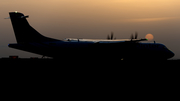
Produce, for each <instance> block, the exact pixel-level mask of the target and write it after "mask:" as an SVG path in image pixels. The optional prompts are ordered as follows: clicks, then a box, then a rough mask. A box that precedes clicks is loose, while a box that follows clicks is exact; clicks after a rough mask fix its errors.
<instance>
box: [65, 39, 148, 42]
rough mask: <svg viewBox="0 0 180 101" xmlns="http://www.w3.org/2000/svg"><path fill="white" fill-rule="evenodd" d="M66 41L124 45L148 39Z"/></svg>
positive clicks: (71, 40)
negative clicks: (124, 43)
mask: <svg viewBox="0 0 180 101" xmlns="http://www.w3.org/2000/svg"><path fill="white" fill-rule="evenodd" d="M65 40H66V41H70V42H93V43H123V42H140V41H147V40H148V39H116V40H107V39H78V38H66V39H65Z"/></svg>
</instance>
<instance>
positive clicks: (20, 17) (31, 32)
mask: <svg viewBox="0 0 180 101" xmlns="http://www.w3.org/2000/svg"><path fill="white" fill-rule="evenodd" d="M9 15H10V19H11V22H12V26H13V29H14V33H15V36H16V40H17V43H26V42H44V41H55V40H56V39H52V38H48V37H45V36H43V35H41V34H40V33H39V32H38V31H36V30H35V29H34V28H33V27H31V26H30V25H29V23H28V21H27V19H26V18H28V17H29V16H24V14H22V13H19V12H17V11H15V12H10V13H9Z"/></svg>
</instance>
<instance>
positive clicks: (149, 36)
mask: <svg viewBox="0 0 180 101" xmlns="http://www.w3.org/2000/svg"><path fill="white" fill-rule="evenodd" d="M145 38H146V39H148V41H151V40H153V39H154V36H153V35H152V34H151V33H149V34H147V35H146V36H145Z"/></svg>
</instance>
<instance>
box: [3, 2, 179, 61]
mask: <svg viewBox="0 0 180 101" xmlns="http://www.w3.org/2000/svg"><path fill="white" fill-rule="evenodd" d="M179 10H180V0H0V58H1V57H8V56H9V55H18V56H19V57H34V56H37V57H41V56H39V55H36V54H31V53H28V52H23V51H19V50H15V49H11V48H8V44H9V43H16V40H15V35H14V32H13V29H12V25H11V22H10V20H7V19H4V18H6V17H8V16H9V12H14V11H19V12H22V13H24V14H25V15H29V16H30V17H29V18H28V21H29V23H30V25H31V26H33V27H34V28H35V29H36V30H38V31H39V32H40V33H41V34H43V35H45V36H48V37H52V38H56V39H64V38H97V39H99V38H104V39H105V38H106V37H107V35H108V34H110V33H111V31H113V32H114V34H115V37H116V38H118V39H120V38H130V36H131V34H132V33H134V32H135V31H137V32H138V33H139V36H138V38H144V37H145V36H146V34H148V33H151V34H153V36H154V40H155V41H156V42H160V43H163V44H165V45H166V46H167V47H168V48H169V49H170V50H172V51H173V52H174V53H175V57H174V59H179V58H180V48H179V43H180V40H179V38H180V28H179V26H180V13H179ZM154 40H153V41H154ZM147 54H148V53H147Z"/></svg>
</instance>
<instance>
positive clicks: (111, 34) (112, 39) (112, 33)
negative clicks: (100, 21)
mask: <svg viewBox="0 0 180 101" xmlns="http://www.w3.org/2000/svg"><path fill="white" fill-rule="evenodd" d="M113 36H114V34H113V32H111V40H113Z"/></svg>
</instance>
